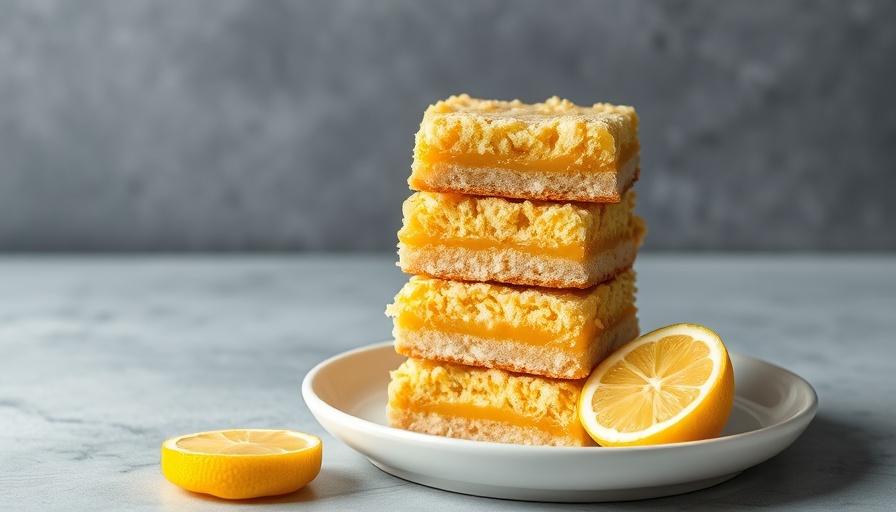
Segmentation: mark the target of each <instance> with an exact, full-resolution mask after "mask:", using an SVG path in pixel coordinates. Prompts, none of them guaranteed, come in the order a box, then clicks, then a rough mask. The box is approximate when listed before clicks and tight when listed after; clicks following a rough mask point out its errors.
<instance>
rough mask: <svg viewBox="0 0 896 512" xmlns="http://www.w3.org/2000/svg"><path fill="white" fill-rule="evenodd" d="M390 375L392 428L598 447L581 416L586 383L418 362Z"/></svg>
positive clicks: (435, 362) (417, 360) (533, 442)
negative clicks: (581, 401)
mask: <svg viewBox="0 0 896 512" xmlns="http://www.w3.org/2000/svg"><path fill="white" fill-rule="evenodd" d="M390 375H391V377H392V380H391V381H390V383H389V404H388V417H389V422H390V424H391V425H392V426H393V427H396V428H402V429H405V430H412V431H416V432H423V433H426V434H434V435H440V436H446V437H455V438H462V439H472V440H476V441H492V442H499V443H513V444H527V445H555V446H591V445H594V442H593V441H592V440H591V438H590V437H589V436H588V433H587V432H586V431H585V430H584V428H583V427H582V425H581V423H580V422H579V419H578V416H577V412H576V407H577V405H576V404H577V402H578V399H579V395H580V393H581V392H582V385H583V384H584V380H558V379H550V378H545V377H537V376H533V375H522V374H515V373H511V372H506V371H503V370H496V369H489V368H477V367H472V366H464V365H458V364H452V363H445V362H439V361H430V360H420V359H414V358H410V359H408V360H407V361H405V362H404V363H402V365H401V366H400V367H399V368H398V369H397V370H394V371H392V372H390Z"/></svg>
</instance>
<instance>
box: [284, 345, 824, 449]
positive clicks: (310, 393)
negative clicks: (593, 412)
mask: <svg viewBox="0 0 896 512" xmlns="http://www.w3.org/2000/svg"><path fill="white" fill-rule="evenodd" d="M393 344H394V341H392V340H389V341H381V342H377V343H371V344H368V345H364V346H360V347H356V348H353V349H350V350H347V351H344V352H341V353H338V354H335V355H333V356H331V357H328V358H327V359H325V360H323V361H321V362H320V363H318V364H317V365H315V366H314V367H313V368H312V369H311V370H309V371H308V373H307V374H306V375H305V378H304V379H303V381H302V396H303V398H305V402H306V404H307V403H308V398H309V397H311V398H312V399H313V401H314V402H315V403H317V404H318V405H320V406H323V407H324V408H325V409H326V410H328V412H330V413H335V414H336V415H337V416H343V417H345V418H349V419H350V421H358V422H363V423H364V424H367V425H369V426H370V427H371V428H373V429H374V430H377V431H381V432H382V433H383V434H385V435H388V434H390V433H401V435H402V437H404V436H405V435H409V436H410V439H418V440H419V441H420V442H422V443H427V444H438V445H442V444H444V442H445V441H446V440H447V441H451V442H455V441H456V442H458V443H459V445H469V446H481V444H482V443H488V444H489V445H492V447H498V446H500V447H511V448H512V449H514V450H515V451H516V450H518V449H520V448H522V449H533V450H537V451H557V452H569V451H586V450H587V451H592V450H593V449H594V448H595V447H593V446H588V447H578V446H531V445H517V444H507V443H496V442H490V441H473V440H469V439H458V438H446V437H442V436H434V435H431V434H424V433H420V432H412V431H408V430H403V429H398V428H395V427H390V426H388V425H381V424H379V423H375V422H373V421H370V420H367V419H364V418H360V417H358V416H354V415H352V414H349V413H347V412H345V411H342V410H340V409H337V408H336V407H333V406H332V405H330V404H329V403H327V402H326V401H325V400H324V399H322V398H320V397H319V396H318V395H317V393H316V392H314V390H313V389H312V381H313V380H314V377H315V376H316V375H318V374H319V373H320V372H321V370H323V369H324V368H326V367H327V366H329V365H330V364H333V363H335V362H336V361H339V360H341V359H344V358H348V357H351V356H354V355H356V354H358V353H362V352H368V351H376V350H381V349H383V348H385V347H387V346H392V345H393ZM729 355H733V356H734V357H736V358H738V359H744V360H747V361H750V362H751V363H752V364H759V365H764V366H768V367H771V368H773V369H774V370H776V371H778V372H781V373H784V374H787V375H788V376H790V377H791V378H793V379H794V380H796V381H797V382H800V383H802V384H803V385H804V386H805V388H806V391H808V395H807V396H808V398H809V400H808V403H807V404H806V406H804V407H802V408H800V410H798V411H797V412H795V413H794V414H793V415H792V416H790V417H789V418H787V419H786V420H784V421H781V422H778V423H775V424H773V425H769V426H766V427H762V428H759V429H755V430H750V431H747V432H739V433H736V434H731V435H726V436H723V437H716V438H713V439H704V440H699V441H686V442H682V443H674V444H663V445H653V446H612V447H609V446H602V447H600V448H601V450H602V451H603V450H612V451H614V452H620V451H632V452H639V451H658V450H670V449H679V448H688V447H691V446H694V445H700V446H705V445H712V444H719V443H725V442H730V441H731V440H737V439H745V438H750V437H755V436H758V435H762V434H763V433H764V432H766V431H769V430H777V429H780V428H783V427H785V426H789V425H791V424H794V423H800V422H802V421H803V420H805V416H806V415H807V414H808V415H810V416H811V417H814V415H815V413H816V412H817V409H818V394H817V393H816V391H815V389H814V388H813V387H812V385H811V384H809V382H808V381H806V380H805V379H803V378H802V377H800V376H799V375H797V374H796V373H794V372H792V371H790V370H787V369H786V368H783V367H781V366H778V365H775V364H773V363H769V362H767V361H764V360H762V359H759V358H757V357H753V356H750V355H746V354H742V353H739V352H729ZM737 397H738V395H737V389H735V399H736V398H737ZM309 407H310V406H309ZM312 412H313V410H312ZM810 420H811V418H810ZM499 449H500V448H499Z"/></svg>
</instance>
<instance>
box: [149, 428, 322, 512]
mask: <svg viewBox="0 0 896 512" xmlns="http://www.w3.org/2000/svg"><path fill="white" fill-rule="evenodd" d="M322 452H323V445H322V443H321V440H320V439H319V438H318V437H316V436H313V435H311V434H305V433H303V432H297V431H295V430H261V429H239V430H218V431H214V432H202V433H199V434H189V435H185V436H180V437H174V438H171V439H168V440H167V441H165V442H164V443H162V474H164V475H165V478H167V479H168V480H169V481H171V482H172V483H173V484H175V485H178V486H180V487H183V488H184V489H187V490H188V491H193V492H201V493H206V494H211V495H212V496H217V497H219V498H227V499H244V498H256V497H259V496H274V495H278V494H286V493H290V492H293V491H296V490H298V489H301V488H302V487H304V486H305V485H306V484H308V483H309V482H311V481H312V480H314V478H315V477H316V476H317V474H318V473H320V465H321V458H322Z"/></svg>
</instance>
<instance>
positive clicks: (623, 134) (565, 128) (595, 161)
mask: <svg viewBox="0 0 896 512" xmlns="http://www.w3.org/2000/svg"><path fill="white" fill-rule="evenodd" d="M637 132H638V116H637V114H636V113H635V109H634V108H632V107H628V106H617V105H610V104H607V103H596V104H594V105H593V106H590V107H585V106H578V105H575V104H573V103H572V102H570V101H568V100H563V99H560V98H557V97H553V98H550V99H548V100H546V101H545V102H544V103H535V104H524V103H522V102H520V101H519V100H514V101H509V102H508V101H497V100H479V99H474V98H471V97H469V96H468V95H466V94H463V95H460V96H452V97H450V98H448V99H447V100H444V101H439V102H438V103H436V104H434V105H431V106H430V107H429V108H428V109H427V110H426V112H425V113H424V115H423V121H422V123H421V125H420V130H419V131H418V132H417V135H416V141H415V142H416V143H415V148H414V167H413V173H415V174H417V173H426V170H427V168H428V167H429V166H431V165H432V164H436V163H439V162H445V161H451V162H453V163H455V164H460V165H468V166H471V167H499V168H501V167H503V168H509V167H512V168H514V169H516V170H540V171H549V172H589V173H599V172H617V171H618V170H620V169H621V168H622V166H623V165H624V164H625V163H626V162H628V161H629V160H630V159H631V158H633V157H634V156H636V155H637V153H638V149H639V143H638V136H637ZM412 181H413V176H412Z"/></svg>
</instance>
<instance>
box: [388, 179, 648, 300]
mask: <svg viewBox="0 0 896 512" xmlns="http://www.w3.org/2000/svg"><path fill="white" fill-rule="evenodd" d="M634 207H635V191H634V190H630V191H628V192H627V193H626V194H625V195H624V196H623V198H622V202H621V203H561V202H546V201H531V200H520V199H505V198H500V197H478V196H469V195H464V194H450V193H439V192H417V193H415V194H413V195H412V196H411V197H409V198H408V199H407V200H406V201H405V202H404V205H403V208H402V209H403V211H404V225H403V226H402V228H401V230H400V231H399V232H398V240H399V244H398V258H399V261H398V265H399V266H400V267H401V269H402V270H403V271H404V272H407V273H408V274H426V275H430V276H434V277H441V278H444V279H457V280H466V281H498V282H502V283H510V284H520V285H531V286H545V287H552V288H588V287H590V286H593V285H595V284H597V283H600V282H602V281H606V280H607V279H609V278H610V277H612V276H614V275H616V274H617V273H619V272H621V271H622V270H624V269H626V268H629V267H631V266H632V264H633V263H634V261H635V257H636V255H637V252H638V248H639V247H640V246H641V242H642V241H643V239H644V233H645V231H646V230H645V227H644V221H643V220H642V219H641V218H640V217H638V216H636V215H634V213H633V210H634Z"/></svg>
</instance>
